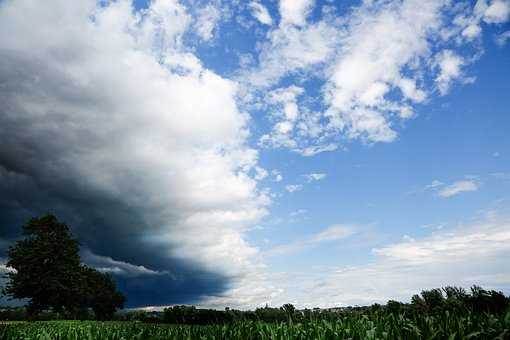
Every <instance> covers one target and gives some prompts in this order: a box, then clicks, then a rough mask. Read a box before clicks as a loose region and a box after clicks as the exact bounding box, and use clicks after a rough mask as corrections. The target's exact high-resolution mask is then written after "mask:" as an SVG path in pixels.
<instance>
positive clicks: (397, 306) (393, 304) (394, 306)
mask: <svg viewBox="0 0 510 340" xmlns="http://www.w3.org/2000/svg"><path fill="white" fill-rule="evenodd" d="M386 309H387V310H388V312H390V313H400V311H401V310H402V303H400V302H398V301H395V300H389V301H388V302H387V303H386Z"/></svg>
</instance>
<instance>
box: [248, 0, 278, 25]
mask: <svg viewBox="0 0 510 340" xmlns="http://www.w3.org/2000/svg"><path fill="white" fill-rule="evenodd" d="M248 6H249V7H250V9H251V14H252V15H253V16H254V17H255V18H256V19H257V20H258V21H260V22H261V23H262V24H264V25H269V26H271V25H272V24H273V19H272V18H271V15H270V14H269V12H268V10H267V8H266V7H264V6H263V5H261V4H260V3H259V2H256V1H252V2H250V4H249V5H248Z"/></svg>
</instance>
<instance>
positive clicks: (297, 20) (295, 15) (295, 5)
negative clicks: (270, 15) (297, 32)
mask: <svg viewBox="0 0 510 340" xmlns="http://www.w3.org/2000/svg"><path fill="white" fill-rule="evenodd" d="M314 2H315V1H314V0H280V3H279V10H280V16H281V24H282V25H286V24H292V25H297V26H303V25H304V24H305V23H306V17H307V16H308V14H309V13H310V11H311V9H312V6H313V5H314Z"/></svg>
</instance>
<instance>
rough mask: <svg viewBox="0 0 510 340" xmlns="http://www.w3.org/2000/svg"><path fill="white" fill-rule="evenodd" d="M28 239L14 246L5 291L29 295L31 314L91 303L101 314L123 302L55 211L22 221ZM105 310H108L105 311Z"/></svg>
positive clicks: (108, 313)
mask: <svg viewBox="0 0 510 340" xmlns="http://www.w3.org/2000/svg"><path fill="white" fill-rule="evenodd" d="M23 235H24V236H25V238H24V239H22V240H19V241H17V242H16V244H15V245H14V246H11V247H9V250H8V253H7V255H8V262H7V266H9V267H11V268H13V269H15V271H12V272H10V273H8V274H7V278H8V283H7V285H6V287H5V288H4V290H3V291H4V294H6V295H8V296H10V297H12V298H15V299H28V300H29V303H28V312H29V314H30V315H34V314H37V313H38V312H40V311H42V310H46V309H52V310H53V311H56V312H61V313H62V312H63V313H66V314H68V315H69V316H75V315H76V314H77V313H78V312H79V311H80V310H83V309H84V308H89V307H91V308H92V309H93V310H94V312H96V313H98V314H100V315H98V316H99V317H100V318H105V317H108V316H111V314H112V313H113V312H112V310H113V311H115V309H116V308H117V307H122V306H123V302H124V297H123V296H122V295H121V294H120V293H119V292H118V291H117V290H116V287H115V282H114V281H113V280H112V278H111V277H110V276H108V275H105V274H102V273H100V272H98V271H97V270H95V269H92V268H88V267H85V266H82V265H81V264H80V255H79V243H78V241H77V240H76V239H74V238H73V237H72V235H71V232H70V230H69V227H68V226H67V225H66V224H64V223H61V222H59V221H58V220H57V218H56V217H55V216H54V215H46V216H43V217H41V218H33V219H31V220H30V221H29V222H28V223H27V224H25V225H24V226H23ZM105 311H106V312H105Z"/></svg>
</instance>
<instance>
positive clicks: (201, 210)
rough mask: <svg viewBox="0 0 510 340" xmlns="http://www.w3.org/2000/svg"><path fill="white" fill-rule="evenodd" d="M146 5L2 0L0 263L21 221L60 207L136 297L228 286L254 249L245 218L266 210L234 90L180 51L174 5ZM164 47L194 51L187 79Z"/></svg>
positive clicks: (164, 300)
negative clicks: (143, 11) (137, 10)
mask: <svg viewBox="0 0 510 340" xmlns="http://www.w3.org/2000/svg"><path fill="white" fill-rule="evenodd" d="M147 13H148V14H147V17H146V18H145V19H143V20H142V19H140V18H138V19H136V18H135V17H134V16H133V14H132V12H131V8H130V7H129V5H128V2H118V3H114V4H111V5H110V6H106V7H100V8H99V7H96V2H95V1H92V0H85V1H80V2H72V3H71V2H69V1H67V0H65V1H64V0H54V1H53V2H52V6H48V4H46V3H45V4H43V3H42V2H37V1H36V2H34V1H29V0H20V1H4V2H0V42H1V43H0V223H1V230H0V239H2V240H3V241H2V243H0V258H2V257H4V256H5V250H6V249H5V244H8V243H9V242H13V241H14V240H16V239H17V238H18V237H19V236H20V232H21V225H22V224H23V223H24V222H26V221H27V220H28V219H29V218H31V217H34V216H40V215H42V214H45V213H48V212H51V213H54V214H56V215H57V217H58V218H59V219H60V220H62V221H64V222H65V223H67V224H68V225H69V226H70V227H71V229H72V232H73V234H74V235H75V236H76V237H77V238H78V239H79V240H80V242H81V244H82V248H83V249H84V256H83V259H84V261H85V262H88V263H90V264H91V265H94V266H95V267H98V268H101V269H102V270H105V271H110V272H112V274H113V275H114V276H115V277H116V278H117V279H118V282H119V286H120V288H121V289H122V290H123V291H124V292H126V293H127V295H128V305H129V306H140V305H165V304H172V303H184V302H194V301H197V300H198V299H200V298H202V297H207V296H215V295H217V294H220V293H222V292H224V291H225V290H226V289H227V288H228V286H229V284H230V282H231V278H232V277H233V276H236V275H239V273H240V272H241V271H243V270H245V269H246V266H245V264H246V257H247V256H248V255H249V254H251V253H252V252H253V250H252V248H250V247H249V246H248V245H247V244H245V242H244V241H243V238H242V233H243V231H244V230H245V226H246V225H247V224H249V223H252V222H253V221H255V220H256V219H258V218H259V217H260V216H261V215H262V214H263V213H264V210H263V208H261V204H262V203H261V201H260V198H259V197H258V194H257V192H256V187H255V183H254V181H253V180H252V179H251V178H249V177H248V176H247V175H246V172H247V171H249V169H250V168H251V167H252V166H254V164H255V163H256V152H254V150H251V149H249V148H247V147H246V146H245V145H244V138H245V137H246V133H245V132H244V129H245V123H246V117H244V116H243V115H241V114H239V112H238V111H237V108H236V105H235V99H234V95H235V87H234V86H233V85H232V84H231V83H230V82H229V81H227V80H224V79H222V78H220V77H219V76H217V75H215V74H213V73H212V72H210V71H207V70H203V69H201V66H200V64H199V62H198V61H196V60H195V59H193V58H194V56H193V57H192V56H191V55H190V54H186V55H184V54H183V55H181V54H180V53H181V52H180V51H179V49H178V45H179V44H177V43H176V41H178V40H179V39H180V38H179V36H180V34H182V32H183V31H184V30H185V28H186V25H187V23H188V22H189V18H188V17H187V15H186V14H185V12H184V10H183V9H182V8H181V6H180V5H178V4H177V3H176V2H172V1H167V2H159V1H155V2H154V5H153V8H152V9H151V11H149V12H147ZM92 16H93V17H94V20H91V17H92ZM56 18H58V20H56ZM136 20H139V21H136ZM140 20H141V21H140ZM27 23H30V24H29V25H27ZM126 27H129V29H126ZM161 36H164V37H166V40H165V39H163V41H162V39H161ZM174 44H175V46H174ZM155 46H156V47H157V48H155ZM176 46H177V47H176ZM166 54H168V55H170V54H171V55H172V56H176V57H175V58H177V59H176V60H181V59H182V58H188V59H190V58H191V61H192V63H188V64H190V65H192V66H193V67H192V68H191V69H190V70H189V73H188V75H182V72H181V73H180V74H179V75H178V76H177V75H174V74H173V73H172V72H171V69H172V68H171V67H170V66H164V65H162V64H161V63H160V62H159V60H163V59H164V57H165V55H166ZM179 58H181V59H179ZM188 59H186V60H188ZM188 64H186V65H188ZM197 65H198V66H197ZM180 67H181V69H182V67H188V66H180ZM197 72H199V73H197ZM195 98H205V99H204V100H205V101H206V102H204V103H202V102H197V101H196V100H195ZM190 102H193V105H190Z"/></svg>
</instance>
